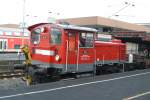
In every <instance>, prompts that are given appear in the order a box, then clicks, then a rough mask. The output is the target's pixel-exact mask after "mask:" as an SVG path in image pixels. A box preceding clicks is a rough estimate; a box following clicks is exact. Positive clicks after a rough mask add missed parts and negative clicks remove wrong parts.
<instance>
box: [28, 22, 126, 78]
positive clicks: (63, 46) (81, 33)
mask: <svg viewBox="0 0 150 100" xmlns="http://www.w3.org/2000/svg"><path fill="white" fill-rule="evenodd" d="M28 30H29V31H30V32H31V35H30V45H29V48H30V53H31V58H32V65H33V66H34V67H32V72H34V73H36V74H37V73H40V74H41V73H42V75H50V76H53V75H61V74H66V73H84V72H97V73H98V72H100V70H101V68H105V65H114V66H117V65H121V64H123V63H124V62H125V61H126V59H125V55H126V53H125V51H126V50H125V44H123V43H121V41H119V40H109V41H100V40H98V39H97V30H96V29H93V28H86V27H79V26H74V25H61V24H50V23H39V24H35V25H32V26H30V27H29V28H28ZM33 70H34V71H33ZM32 74H33V73H32Z"/></svg>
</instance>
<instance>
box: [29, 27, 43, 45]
mask: <svg viewBox="0 0 150 100" xmlns="http://www.w3.org/2000/svg"><path fill="white" fill-rule="evenodd" d="M40 33H41V29H39V28H38V29H35V30H33V31H32V32H31V43H32V44H39V42H40Z"/></svg>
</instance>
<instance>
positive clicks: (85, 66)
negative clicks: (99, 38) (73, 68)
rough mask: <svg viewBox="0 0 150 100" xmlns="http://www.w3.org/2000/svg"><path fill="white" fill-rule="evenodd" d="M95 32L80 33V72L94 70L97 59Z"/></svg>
mask: <svg viewBox="0 0 150 100" xmlns="http://www.w3.org/2000/svg"><path fill="white" fill-rule="evenodd" d="M95 54H96V53H95V48H94V33H93V32H80V33H79V50H78V66H77V70H78V72H87V71H94V60H95V57H96V55H95Z"/></svg>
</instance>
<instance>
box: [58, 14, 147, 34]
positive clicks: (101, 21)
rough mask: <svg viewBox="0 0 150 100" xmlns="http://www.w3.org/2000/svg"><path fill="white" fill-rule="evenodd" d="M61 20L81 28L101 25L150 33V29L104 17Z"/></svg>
mask: <svg viewBox="0 0 150 100" xmlns="http://www.w3.org/2000/svg"><path fill="white" fill-rule="evenodd" d="M61 20H62V21H66V22H69V23H70V24H74V25H81V26H84V25H101V26H107V27H114V28H120V29H126V30H133V31H145V32H150V28H148V27H145V26H142V25H137V24H132V23H128V22H123V21H118V20H113V19H110V18H104V17H99V16H94V17H80V18H68V19H61Z"/></svg>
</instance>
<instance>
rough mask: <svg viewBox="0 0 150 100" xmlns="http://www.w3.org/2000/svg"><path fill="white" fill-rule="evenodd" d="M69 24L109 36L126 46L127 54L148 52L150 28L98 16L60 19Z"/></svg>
mask: <svg viewBox="0 0 150 100" xmlns="http://www.w3.org/2000/svg"><path fill="white" fill-rule="evenodd" d="M61 20H62V21H65V22H68V23H70V24H74V25H79V26H86V27H91V28H95V29H97V30H98V33H99V34H110V35H112V36H113V37H115V38H118V39H121V40H122V41H123V42H124V43H126V45H127V49H126V50H127V53H133V54H136V53H138V54H139V53H141V54H142V53H143V52H144V50H148V51H149V52H150V46H149V45H150V28H148V27H145V26H142V25H137V24H131V23H127V22H122V21H118V20H113V19H109V18H103V17H99V16H94V17H81V18H69V19H61Z"/></svg>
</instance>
